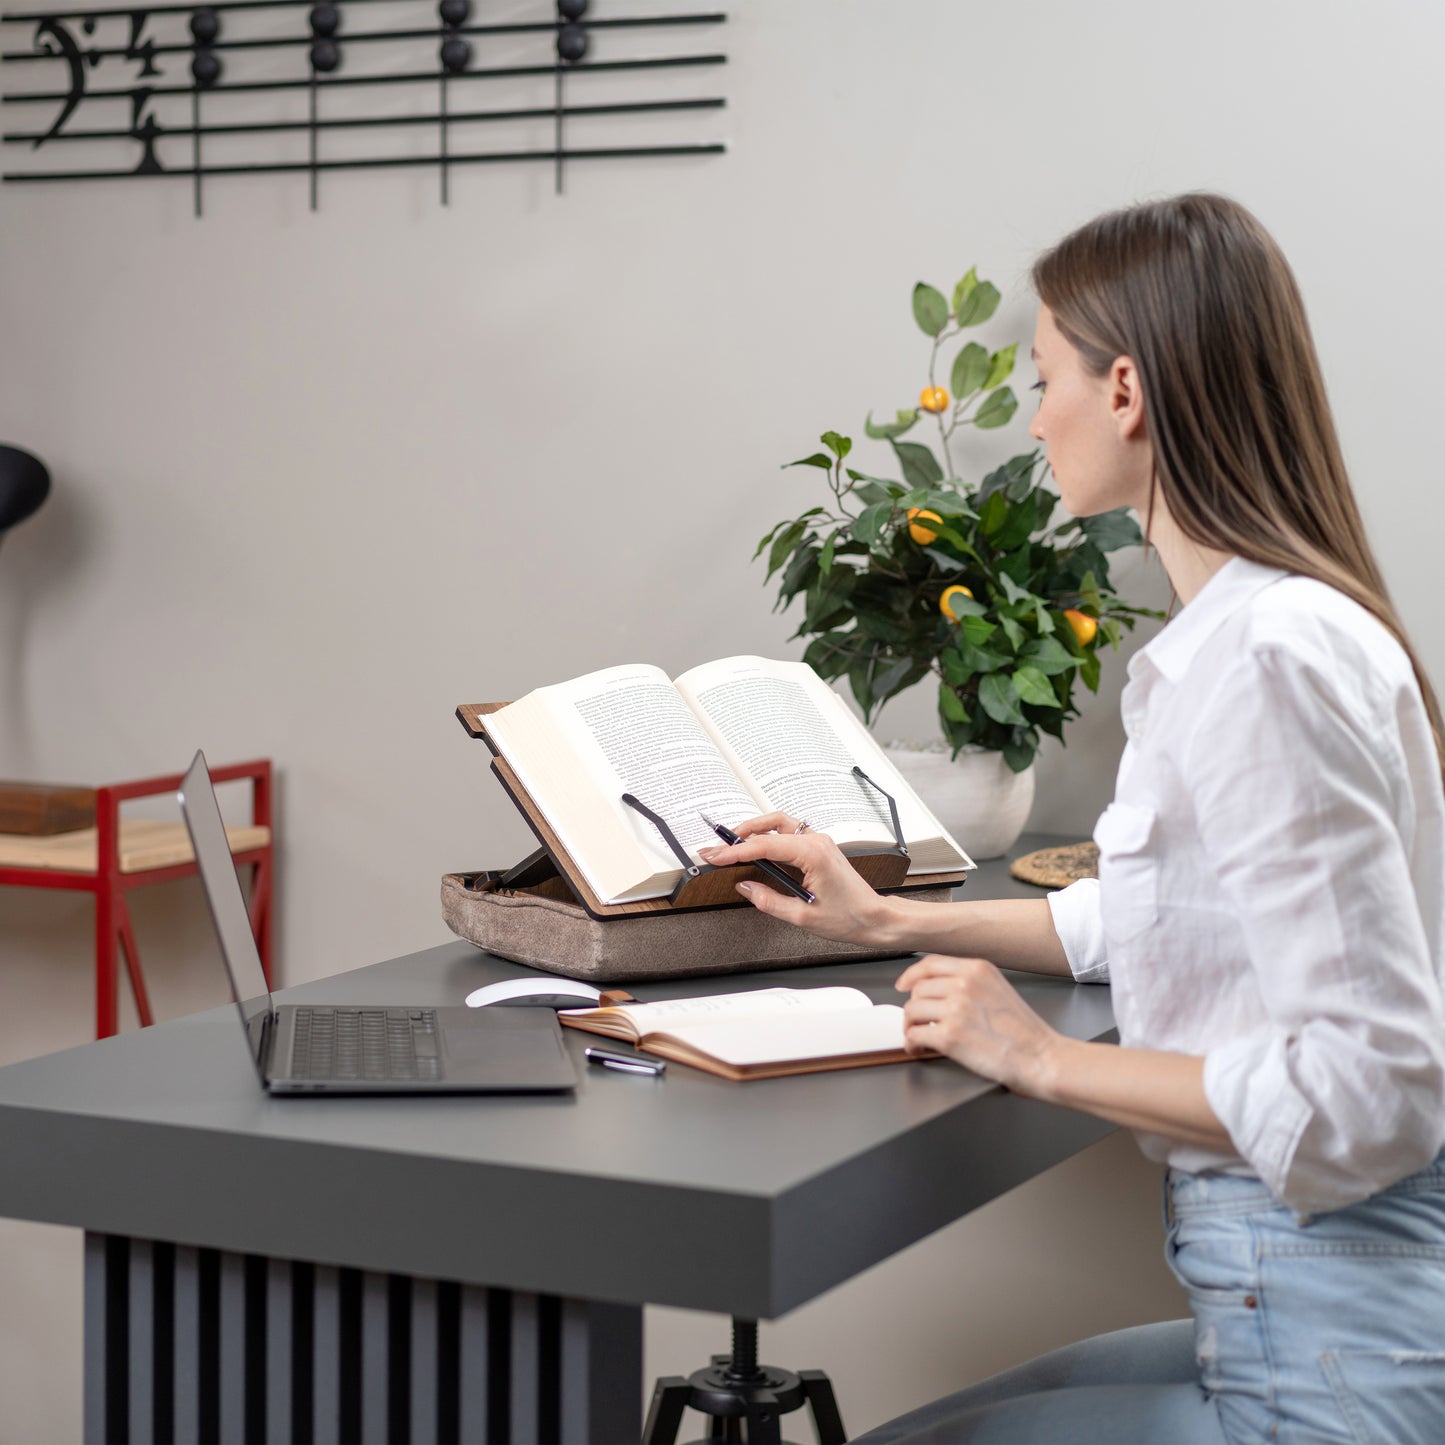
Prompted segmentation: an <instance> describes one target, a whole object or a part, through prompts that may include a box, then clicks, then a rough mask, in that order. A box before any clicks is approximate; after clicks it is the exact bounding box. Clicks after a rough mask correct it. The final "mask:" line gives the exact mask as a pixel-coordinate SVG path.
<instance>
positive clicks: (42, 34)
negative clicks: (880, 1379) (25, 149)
mask: <svg viewBox="0 0 1445 1445" xmlns="http://www.w3.org/2000/svg"><path fill="white" fill-rule="evenodd" d="M87 25H88V28H87V30H86V33H87V34H90V33H91V32H92V31H94V29H95V22H94V21H89V22H87ZM35 48H36V49H37V50H38V51H40V52H41V53H42V54H44V55H58V56H60V57H62V58H63V59H64V61H65V65H66V69H67V70H69V72H70V90H69V92H68V93H67V95H66V97H65V104H64V105H63V106H61V108H60V114H59V115H58V116H56V118H55V123H54V124H53V125H52V126H51V127H50V129H49V130H48V131H46V132H45V134H44V135H43V136H41V137H40V138H39V139H38V140H37V141H36V142H35V144H34V145H33V146H32V147H31V149H32V150H37V151H38V150H39V149H40V147H41V146H43V145H44V144H45V142H46V141H48V140H49V139H50V138H51V137H52V136H56V135H59V134H60V128H61V126H63V125H64V124H65V122H66V121H68V120H69V119H70V117H71V116H72V115H73V114H74V113H75V108H76V106H78V105H79V104H80V102H81V101H82V100H84V99H85V66H86V62H87V61H89V62H90V66H91V68H92V69H94V68H95V66H96V65H98V64H99V63H100V57H99V56H98V55H96V54H95V52H94V51H92V52H91V53H90V54H89V55H86V54H85V53H83V52H82V51H81V48H80V46H79V45H78V44H77V43H76V39H75V37H74V36H73V35H72V34H71V33H70V31H69V30H67V29H66V28H65V24H64V22H63V21H60V20H42V21H41V22H40V23H39V24H38V25H37V26H36V27H35Z"/></svg>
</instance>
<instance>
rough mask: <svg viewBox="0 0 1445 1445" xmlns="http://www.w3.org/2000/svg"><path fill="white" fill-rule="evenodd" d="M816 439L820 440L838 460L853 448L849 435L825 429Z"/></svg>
mask: <svg viewBox="0 0 1445 1445" xmlns="http://www.w3.org/2000/svg"><path fill="white" fill-rule="evenodd" d="M818 440H819V441H820V442H822V443H823V445H824V446H825V447H827V448H828V450H829V451H830V452H832V453H833V455H834V456H835V457H837V458H838V460H839V461H840V462H841V461H842V460H843V458H844V457H846V456H847V455H848V453H849V452H851V451H852V450H853V442H852V439H851V438H850V437H842V436H839V435H838V433H837V432H835V431H825V432H824V433H823V435H822V436H820V437H819V438H818Z"/></svg>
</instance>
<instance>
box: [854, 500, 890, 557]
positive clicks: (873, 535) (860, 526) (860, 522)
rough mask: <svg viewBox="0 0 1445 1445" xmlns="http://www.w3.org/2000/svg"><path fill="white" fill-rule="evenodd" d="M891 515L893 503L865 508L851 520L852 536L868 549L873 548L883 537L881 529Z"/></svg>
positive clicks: (888, 501)
mask: <svg viewBox="0 0 1445 1445" xmlns="http://www.w3.org/2000/svg"><path fill="white" fill-rule="evenodd" d="M892 515H893V501H892V499H891V498H890V499H889V500H887V501H884V502H875V503H874V504H873V505H872V506H871V507H865V508H864V509H863V510H862V511H861V512H859V513H858V515H857V517H855V518H854V519H853V535H854V536H855V537H856V538H857V539H858V540H859V541H860V542H863V543H865V544H866V545H867V546H868V547H874V546H876V545H877V543H878V539H879V538H880V537H881V536H882V535H883V529H884V527H885V526H886V525H887V524H888V520H889V518H890V517H892Z"/></svg>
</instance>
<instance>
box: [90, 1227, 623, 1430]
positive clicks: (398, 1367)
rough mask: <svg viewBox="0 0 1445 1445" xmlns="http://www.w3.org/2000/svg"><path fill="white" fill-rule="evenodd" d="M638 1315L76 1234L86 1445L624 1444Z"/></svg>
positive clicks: (618, 1308) (583, 1303) (549, 1298)
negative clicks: (80, 1249)
mask: <svg viewBox="0 0 1445 1445" xmlns="http://www.w3.org/2000/svg"><path fill="white" fill-rule="evenodd" d="M641 1375H642V1310H641V1308H640V1307H638V1306H634V1305H606V1304H599V1303H597V1302H595V1301H589V1300H574V1299H566V1298H562V1297H559V1296H556V1295H538V1294H529V1293H525V1292H523V1291H513V1290H506V1289H493V1288H486V1287H482V1286H477V1285H462V1284H457V1283H454V1282H447V1281H434V1280H419V1279H412V1278H409V1277H407V1276H402V1275H388V1274H377V1273H368V1272H363V1271H360V1270H354V1269H344V1268H338V1267H334V1266H326V1265H310V1264H306V1263H300V1262H291V1261H286V1260H278V1259H270V1260H267V1259H261V1258H258V1257H256V1256H248V1255H241V1254H231V1253H226V1252H222V1251H218V1250H210V1249H192V1248H186V1247H183V1246H172V1245H169V1244H164V1243H158V1244H152V1243H150V1242H148V1241H141V1240H131V1239H126V1238H123V1237H121V1236H115V1235H87V1237H86V1255H85V1438H86V1441H87V1442H88V1445H102V1442H104V1445H132V1442H134V1445H146V1442H150V1441H154V1442H155V1445H191V1442H197V1441H203V1440H204V1441H210V1440H216V1441H220V1442H221V1445H226V1442H229V1441H233V1440H237V1441H243V1442H254V1445H264V1442H266V1441H271V1442H273V1445H275V1442H282V1441H286V1442H294V1445H324V1442H336V1445H369V1442H372V1441H380V1442H392V1445H441V1442H452V1441H455V1442H459V1445H473V1442H475V1445H538V1442H541V1445H613V1442H617V1445H624V1442H630V1441H634V1440H636V1439H638V1435H639V1418H638V1401H639V1399H640V1396H641Z"/></svg>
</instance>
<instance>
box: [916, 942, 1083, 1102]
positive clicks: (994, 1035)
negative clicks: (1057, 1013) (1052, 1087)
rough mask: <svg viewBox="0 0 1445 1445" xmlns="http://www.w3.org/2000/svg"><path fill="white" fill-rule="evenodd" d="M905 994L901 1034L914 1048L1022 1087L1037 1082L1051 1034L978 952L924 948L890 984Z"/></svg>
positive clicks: (1040, 1084) (1029, 1089)
mask: <svg viewBox="0 0 1445 1445" xmlns="http://www.w3.org/2000/svg"><path fill="white" fill-rule="evenodd" d="M894 987H895V988H897V989H898V990H899V992H900V993H908V994H911V997H910V998H909V1000H908V1002H907V1003H906V1004H904V1006H903V1038H904V1042H905V1043H906V1044H907V1046H908V1048H909V1049H910V1050H911V1051H913V1052H915V1053H917V1052H921V1051H923V1050H924V1049H932V1050H934V1051H935V1052H937V1053H940V1054H945V1055H947V1056H948V1057H949V1058H950V1059H953V1060H954V1062H955V1063H959V1064H962V1065H963V1066H964V1067H965V1068H969V1069H972V1070H973V1071H974V1072H975V1073H978V1074H982V1075H983V1076H984V1077H985V1078H987V1079H997V1080H998V1081H999V1082H1000V1083H1001V1084H1006V1085H1007V1086H1008V1087H1009V1088H1011V1089H1015V1090H1017V1091H1018V1092H1019V1093H1022V1094H1031V1095H1037V1094H1039V1093H1040V1092H1041V1091H1042V1090H1043V1088H1044V1085H1045V1082H1046V1076H1047V1073H1048V1070H1049V1067H1050V1065H1051V1060H1052V1056H1053V1048H1054V1045H1055V1044H1056V1043H1057V1042H1058V1040H1059V1037H1060V1036H1059V1035H1058V1034H1056V1033H1055V1032H1054V1030H1053V1029H1051V1028H1050V1027H1049V1026H1048V1025H1047V1024H1046V1023H1045V1022H1044V1021H1043V1020H1042V1019H1041V1018H1040V1017H1039V1016H1038V1014H1036V1013H1035V1012H1034V1011H1033V1009H1031V1008H1030V1007H1029V1006H1028V1005H1027V1004H1026V1003H1025V1002H1024V1001H1023V999H1021V998H1020V997H1019V995H1018V993H1017V991H1016V990H1015V989H1014V988H1013V986H1012V985H1011V984H1009V983H1008V982H1007V980H1006V979H1005V978H1004V976H1003V974H1001V973H1000V972H999V971H998V969H997V968H995V967H994V966H993V964H991V963H989V962H988V961H987V960H985V959H982V958H945V957H943V956H942V955H941V954H937V953H930V954H928V955H927V956H926V957H924V958H920V959H919V960H918V962H917V963H914V964H910V965H909V967H908V968H906V969H904V971H903V973H902V974H900V975H899V978H898V982H897V983H896V984H895V985H894Z"/></svg>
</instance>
